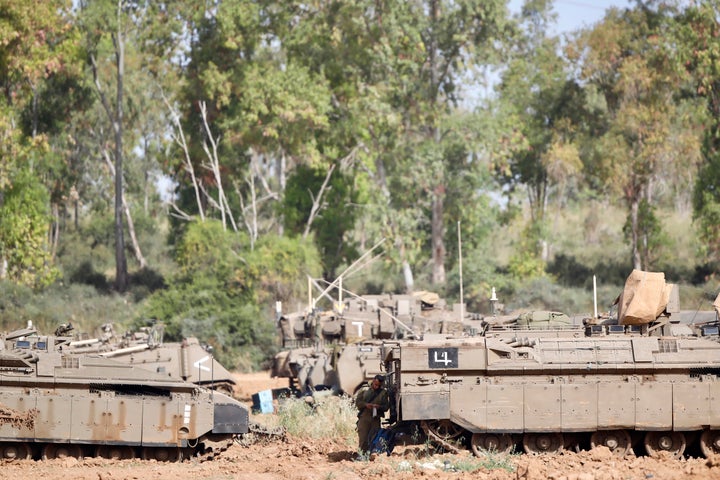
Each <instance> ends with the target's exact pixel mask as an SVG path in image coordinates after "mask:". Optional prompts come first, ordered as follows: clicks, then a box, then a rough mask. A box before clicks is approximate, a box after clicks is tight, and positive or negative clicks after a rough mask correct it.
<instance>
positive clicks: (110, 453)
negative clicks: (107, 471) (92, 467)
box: [95, 445, 135, 460]
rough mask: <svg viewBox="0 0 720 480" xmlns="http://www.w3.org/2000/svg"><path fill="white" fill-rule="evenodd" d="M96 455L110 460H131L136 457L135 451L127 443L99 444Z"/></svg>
mask: <svg viewBox="0 0 720 480" xmlns="http://www.w3.org/2000/svg"><path fill="white" fill-rule="evenodd" d="M95 456H96V457H100V458H107V459H109V460H129V459H131V458H135V451H134V450H133V449H132V447H129V446H127V445H98V447H97V448H96V449H95Z"/></svg>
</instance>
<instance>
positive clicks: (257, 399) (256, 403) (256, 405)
mask: <svg viewBox="0 0 720 480" xmlns="http://www.w3.org/2000/svg"><path fill="white" fill-rule="evenodd" d="M252 401H253V410H255V411H257V412H260V413H273V411H274V408H273V395H272V390H263V391H261V392H258V393H256V394H254V395H253V396H252Z"/></svg>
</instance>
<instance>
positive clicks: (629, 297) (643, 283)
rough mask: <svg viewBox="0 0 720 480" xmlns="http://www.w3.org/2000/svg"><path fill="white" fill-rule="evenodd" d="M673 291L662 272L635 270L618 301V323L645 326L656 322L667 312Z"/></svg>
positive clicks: (626, 282)
mask: <svg viewBox="0 0 720 480" xmlns="http://www.w3.org/2000/svg"><path fill="white" fill-rule="evenodd" d="M672 289H673V285H672V284H668V283H665V274H664V273H662V272H644V271H642V270H633V271H632V272H631V273H630V276H629V277H628V278H627V280H626V281H625V289H624V290H623V292H622V294H620V297H619V299H618V323H619V324H621V325H643V324H646V323H650V322H653V321H655V320H656V319H657V318H658V317H659V316H660V315H661V314H662V313H663V312H664V311H665V307H666V306H667V304H668V301H669V300H670V292H671V291H672Z"/></svg>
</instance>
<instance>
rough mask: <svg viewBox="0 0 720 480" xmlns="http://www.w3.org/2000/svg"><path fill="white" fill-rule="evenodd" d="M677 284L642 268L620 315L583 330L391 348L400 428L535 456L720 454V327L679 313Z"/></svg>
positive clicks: (511, 332) (508, 329) (446, 339)
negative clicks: (566, 452) (693, 449)
mask: <svg viewBox="0 0 720 480" xmlns="http://www.w3.org/2000/svg"><path fill="white" fill-rule="evenodd" d="M677 300H678V296H677V288H676V286H674V285H670V284H666V283H665V279H664V275H663V274H662V273H651V272H642V271H637V270H635V271H633V272H632V274H631V275H630V276H629V277H628V280H627V282H626V285H625V289H624V290H623V292H622V294H621V296H620V297H619V298H618V302H617V305H618V310H617V316H616V317H614V318H607V319H594V318H593V319H588V320H587V321H586V322H585V323H584V324H583V325H563V326H557V325H556V326H545V327H543V328H528V327H527V326H522V325H517V324H512V325H507V324H495V325H490V326H489V327H488V328H487V329H485V330H484V331H483V332H482V333H481V335H478V336H474V337H473V336H457V335H425V337H424V338H423V340H422V341H416V340H408V341H388V342H385V344H384V345H383V348H382V350H383V355H384V361H385V368H386V371H387V375H388V378H389V382H387V384H388V385H389V386H390V390H391V392H392V393H393V395H394V399H395V400H394V411H393V414H394V415H393V416H394V417H395V418H393V419H392V420H397V423H396V424H395V428H409V427H413V428H415V427H417V428H421V429H422V431H423V432H424V433H425V434H426V435H427V438H428V439H430V440H431V441H433V442H434V443H435V444H437V445H440V446H442V447H444V448H447V449H450V450H454V449H458V448H465V447H467V446H469V447H470V448H471V449H472V450H473V451H474V452H475V453H476V454H478V455H479V454H480V452H481V451H482V450H497V451H510V450H511V449H513V448H518V449H519V448H522V450H524V451H525V452H527V453H530V454H541V453H546V452H559V451H561V450H563V449H568V448H571V449H578V448H587V447H594V446H597V445H604V446H606V447H608V448H609V449H610V450H612V451H613V452H615V453H616V454H618V455H625V454H626V453H627V452H628V451H630V449H631V448H632V449H633V450H634V451H636V452H637V451H639V450H642V449H644V451H645V452H646V453H647V454H648V455H651V456H658V455H660V454H661V453H662V452H667V453H669V454H671V455H673V456H681V455H682V454H683V453H684V452H685V450H686V448H688V446H689V445H693V446H697V447H698V448H699V451H700V452H701V453H702V454H704V455H705V456H708V457H709V456H712V455H716V454H718V453H720V342H719V340H718V339H719V337H718V334H719V333H720V326H719V325H718V322H717V321H715V322H712V323H705V324H702V325H687V324H680V323H676V322H674V321H672V320H671V316H672V313H673V312H675V311H677V310H678V303H679V302H678V301H677Z"/></svg>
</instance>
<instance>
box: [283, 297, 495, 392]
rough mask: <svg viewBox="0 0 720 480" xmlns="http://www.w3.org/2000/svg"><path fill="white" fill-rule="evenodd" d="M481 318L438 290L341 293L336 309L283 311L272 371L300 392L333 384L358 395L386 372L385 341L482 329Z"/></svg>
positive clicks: (329, 386)
mask: <svg viewBox="0 0 720 480" xmlns="http://www.w3.org/2000/svg"><path fill="white" fill-rule="evenodd" d="M346 293H349V292H346ZM480 320H481V318H480V317H479V316H478V315H475V314H467V313H465V312H463V311H462V310H461V308H460V306H459V305H455V306H453V308H452V309H450V308H447V306H446V305H445V302H444V301H443V300H442V299H440V297H439V296H438V295H437V294H436V293H433V292H424V291H423V292H417V293H415V294H411V295H390V294H388V295H366V296H362V297H360V296H357V295H353V296H352V297H351V298H349V299H347V300H342V295H339V300H338V301H337V302H334V303H333V307H332V309H331V310H328V311H320V310H319V309H317V308H316V309H312V310H310V311H309V312H294V313H289V314H281V315H279V318H278V331H279V332H280V333H281V336H282V337H281V338H282V345H283V347H284V348H285V349H284V350H283V351H281V352H280V353H278V354H277V355H276V357H275V359H274V362H273V368H272V376H273V377H281V378H282V377H286V378H288V379H289V383H290V388H291V389H293V390H296V391H299V392H300V393H307V392H308V391H312V390H316V389H328V388H329V389H332V390H335V391H336V392H338V393H340V392H344V393H348V394H353V393H354V392H355V391H357V389H358V388H359V387H361V386H362V385H363V384H364V383H365V382H366V381H368V380H369V379H371V378H372V377H374V376H375V375H376V374H378V373H381V372H382V367H383V365H382V358H381V353H380V352H381V345H382V342H383V340H388V339H408V338H422V336H423V335H425V334H426V333H452V332H454V333H462V332H463V331H466V330H468V329H477V328H481V322H480Z"/></svg>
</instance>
